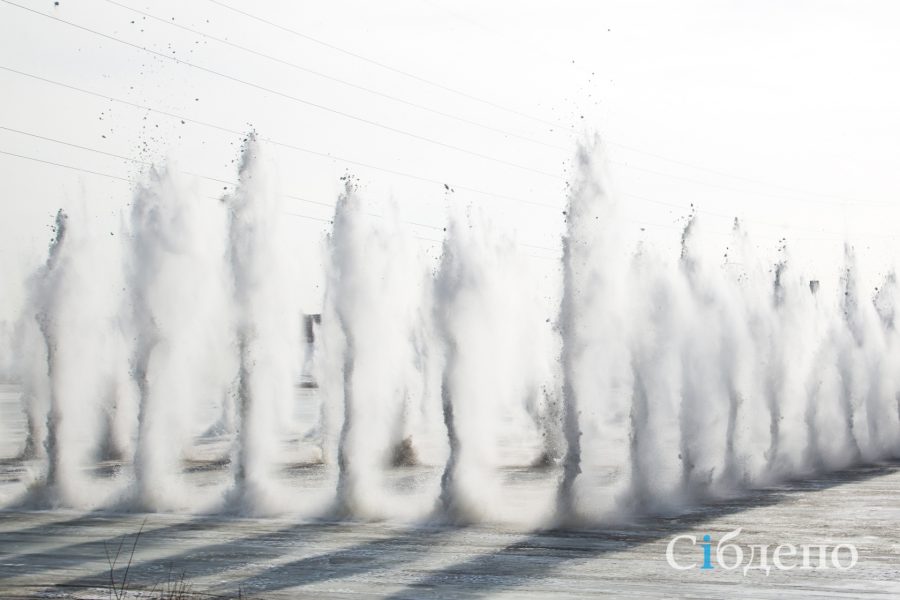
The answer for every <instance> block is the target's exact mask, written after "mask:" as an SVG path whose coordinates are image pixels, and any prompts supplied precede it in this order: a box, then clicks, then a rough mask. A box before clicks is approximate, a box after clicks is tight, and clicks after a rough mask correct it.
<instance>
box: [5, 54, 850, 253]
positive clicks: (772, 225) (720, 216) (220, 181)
mask: <svg viewBox="0 0 900 600" xmlns="http://www.w3.org/2000/svg"><path fill="white" fill-rule="evenodd" d="M0 69H6V70H8V71H12V72H14V73H17V74H20V75H26V76H28V77H33V78H35V79H38V80H40V81H44V82H48V83H54V84H58V85H62V86H64V87H67V88H70V87H72V86H68V85H67V84H61V83H59V82H54V81H51V80H47V79H45V78H42V77H38V76H34V75H30V74H27V73H23V72H20V71H15V70H13V69H9V68H7V67H3V66H0ZM72 89H75V90H76V91H81V92H84V93H88V94H91V95H95V96H99V97H102V98H104V99H107V97H105V96H102V95H100V94H95V93H93V92H89V91H87V90H81V89H80V88H72ZM108 99H111V100H115V99H114V98H108ZM122 102H124V103H126V104H128V105H131V106H135V107H138V108H142V109H146V110H150V111H155V109H152V108H149V107H144V106H141V105H136V104H134V103H130V102H126V101H122ZM163 114H165V115H167V116H171V117H173V118H181V117H179V116H178V115H171V114H169V113H163ZM201 124H202V123H201ZM208 126H210V127H215V128H217V129H224V130H225V131H228V132H230V133H233V134H237V135H241V136H243V135H244V133H242V132H240V131H237V130H230V129H227V128H222V127H219V126H216V125H208ZM0 130H6V131H11V132H14V133H17V134H21V135H26V136H30V137H34V138H38V139H42V140H46V141H50V142H55V143H59V144H62V145H66V146H69V147H73V148H78V149H81V150H86V151H89V152H95V153H98V154H102V155H105V156H110V157H114V158H118V159H122V160H126V161H129V162H133V163H138V164H142V165H145V166H152V164H153V163H150V162H147V161H142V160H138V159H135V158H131V157H128V156H123V155H121V154H115V153H111V152H107V151H104V150H100V149H97V148H91V147H88V146H82V145H79V144H74V143H72V142H67V141H64V140H60V139H57V138H51V137H46V136H42V135H39V134H36V133H32V132H27V131H22V130H20V129H14V128H11V127H6V126H0ZM258 139H259V140H260V141H266V139H265V138H258ZM270 143H276V144H281V145H285V144H283V143H281V142H273V141H270ZM287 147H289V148H290V147H293V146H291V145H289V144H287ZM302 150H303V151H308V150H306V149H302ZM309 152H313V151H309ZM315 154H319V155H321V156H327V155H323V154H321V153H315ZM373 168H376V169H377V168H378V167H373ZM182 172H183V173H185V174H186V175H191V176H195V177H200V178H202V179H208V180H211V181H216V182H218V183H225V184H228V185H233V186H236V185H238V183H237V182H235V181H230V180H226V179H220V178H216V177H210V176H207V175H202V174H197V173H193V172H190V171H182ZM435 182H436V181H435ZM461 189H462V188H461ZM482 193H484V194H488V195H489V194H490V193H489V192H482ZM621 195H623V196H627V197H630V198H635V199H638V200H642V201H644V202H648V203H652V204H658V205H661V206H667V207H670V208H674V209H678V210H682V211H684V210H693V211H696V212H698V213H700V214H707V215H711V216H715V217H719V218H723V219H726V220H732V219H734V218H735V215H729V214H725V213H719V212H715V211H710V210H705V209H699V208H695V207H693V206H691V207H686V206H683V205H680V204H675V203H671V202H665V201H663V200H656V199H653V198H648V197H646V196H641V195H637V194H632V193H628V192H621ZM285 197H287V198H291V199H294V200H299V201H301V202H306V203H309V204H317V205H321V206H325V207H328V208H334V205H333V204H329V203H326V202H320V201H316V200H310V199H307V198H303V197H300V196H293V195H289V194H286V195H285ZM509 199H511V200H516V201H521V202H528V201H526V200H522V199H518V198H512V197H510V198H509ZM542 206H548V205H542ZM372 216H376V217H378V216H380V215H374V214H372ZM742 220H743V221H745V222H748V223H755V224H758V225H763V226H767V227H773V228H776V229H780V228H783V226H782V225H778V224H774V223H769V222H766V221H759V220H753V219H742ZM632 222H634V223H636V224H639V225H649V226H651V227H665V226H663V225H659V224H655V223H642V222H639V221H632ZM406 223H409V224H411V225H417V226H420V227H426V228H430V229H435V230H437V229H440V227H437V226H433V225H426V224H422V223H414V222H410V221H406ZM673 229H678V228H677V227H675V228H673ZM791 229H795V230H798V231H809V232H813V233H832V234H833V235H840V234H838V233H837V232H827V231H824V232H823V231H820V230H814V229H808V228H806V229H804V228H797V227H791ZM534 247H537V248H541V249H544V250H550V251H552V249H550V248H546V247H542V246H534Z"/></svg>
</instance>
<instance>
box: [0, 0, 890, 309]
mask: <svg viewBox="0 0 900 600" xmlns="http://www.w3.org/2000/svg"><path fill="white" fill-rule="evenodd" d="M221 1H222V4H227V5H229V6H232V7H234V8H237V9H239V10H242V11H245V12H247V13H250V14H252V15H255V16H257V17H260V18H262V19H265V20H268V21H271V22H273V23H275V24H278V25H280V26H282V27H284V28H287V29H290V30H294V31H295V32H297V33H299V34H302V36H307V37H302V36H301V35H296V34H294V33H290V32H288V31H285V30H283V29H278V28H276V27H274V26H272V25H270V24H266V23H263V22H261V21H258V20H254V19H252V18H251V17H249V16H246V15H242V14H239V13H237V12H234V11H232V10H229V9H228V8H226V7H225V6H223V5H222V4H218V3H216V2H212V1H210V0H193V1H192V2H189V3H188V2H175V1H171V0H158V1H153V2H148V1H146V0H144V1H136V0H115V2H112V1H110V0H60V2H59V5H58V6H55V5H54V2H53V1H43V0H42V1H34V0H32V1H29V0H2V1H0V66H2V67H6V68H7V69H14V70H16V71H20V72H23V73H27V74H31V75H35V76H38V77H42V78H46V79H49V80H52V81H56V82H60V83H64V84H67V85H70V86H75V87H78V88H83V89H84V90H88V91H91V92H94V93H97V94H100V95H101V96H108V97H112V98H117V99H120V100H127V101H128V102H132V103H135V104H139V105H142V106H148V107H152V108H154V109H158V110H162V111H166V112H169V113H172V114H175V115H178V116H179V117H184V119H185V121H186V122H185V123H184V124H182V123H181V119H180V118H172V117H168V116H164V115H161V114H159V113H156V112H148V111H146V110H142V109H138V108H135V107H129V106H127V105H124V104H121V103H119V102H115V101H111V100H109V99H104V98H101V97H97V96H91V95H87V94H84V93H80V92H77V91H74V90H72V89H66V88H62V87H59V86H58V85H54V84H51V83H47V82H44V81H39V80H36V79H33V78H29V77H26V76H23V75H21V74H16V73H13V72H11V71H9V70H4V69H0V90H2V94H0V127H2V128H7V129H0V151H2V152H11V153H15V154H21V155H27V156H31V157H35V158H40V159H43V160H48V161H53V162H58V163H64V164H68V165H72V166H77V167H80V168H83V169H89V170H93V171H98V172H103V173H108V174H115V175H117V176H121V177H132V176H138V175H139V173H140V170H141V169H140V168H139V166H135V165H134V164H133V163H128V162H126V161H123V160H121V159H118V158H113V157H109V156H104V155H102V154H97V153H94V152H90V151H86V150H81V149H77V148H73V147H71V146H63V145H60V144H58V143H54V142H51V141H46V140H41V139H37V138H34V137H29V136H27V135H23V134H22V133H15V132H11V131H9V130H8V129H15V130H19V131H22V132H27V133H31V134H36V135H39V136H44V137H49V138H55V139H58V140H62V141H65V142H69V143H71V144H77V145H80V146H85V147H89V148H94V149H97V150H102V151H104V152H109V153H113V154H119V155H123V156H130V157H135V158H140V159H142V160H148V161H164V160H175V161H177V164H178V166H179V167H180V168H181V169H184V170H186V171H191V172H195V173H200V174H204V175H208V176H211V177H217V178H223V179H233V178H234V164H233V162H232V161H233V160H234V159H235V158H236V155H237V152H238V149H239V146H240V136H238V135H236V134H232V133H227V132H223V131H222V130H220V129H215V128H211V127H207V126H203V125H201V124H199V123H198V122H203V123H208V124H213V125H216V126H220V127H224V128H226V129H230V130H235V131H245V130H248V129H249V128H250V127H253V128H255V129H256V130H257V131H258V132H259V133H260V135H261V136H262V137H263V138H270V139H274V140H278V141H280V142H284V143H286V144H290V145H294V146H299V147H302V148H305V149H308V150H311V151H314V152H317V153H321V154H326V155H331V156H333V157H335V158H323V157H322V156H317V155H315V154H310V153H306V152H301V151H298V150H295V149H289V148H286V147H284V146H270V150H271V154H272V156H273V159H274V162H275V164H276V165H277V166H278V169H279V175H280V180H281V188H282V190H283V191H284V192H285V193H287V194H291V195H294V196H300V197H303V198H307V199H309V200H314V201H316V202H319V203H333V202H334V200H335V198H336V195H337V193H338V190H339V189H340V182H339V177H340V176H341V175H342V174H343V173H344V172H345V170H346V169H347V168H348V166H349V168H350V169H351V170H352V171H353V172H354V173H356V174H357V175H358V176H359V177H360V178H361V180H362V181H363V183H364V184H365V186H366V188H365V189H366V193H367V195H368V197H369V198H370V199H372V201H373V202H376V203H377V202H379V201H382V200H385V199H388V198H393V199H394V200H395V201H396V202H397V203H398V204H399V206H400V208H401V211H402V216H403V218H404V219H406V220H409V221H412V222H415V223H420V224H426V225H431V226H434V227H440V226H441V225H442V222H443V218H444V203H445V202H446V198H445V195H444V191H443V186H442V185H440V184H439V183H436V182H447V183H449V184H450V185H452V186H456V187H457V194H456V197H455V198H454V201H463V202H473V203H480V204H483V205H484V206H485V207H487V208H488V209H489V210H490V211H491V212H492V214H493V215H494V216H495V218H496V219H497V220H498V221H500V222H501V223H502V224H503V226H504V227H506V228H509V229H510V230H514V231H515V232H516V235H517V238H518V240H519V241H520V242H521V243H522V244H527V245H528V246H523V250H524V251H526V252H528V253H529V254H531V255H533V256H534V260H535V264H536V266H537V267H539V268H541V269H545V270H552V269H553V268H555V265H554V263H553V262H552V260H548V258H550V257H553V256H555V249H556V248H558V238H559V234H560V232H561V230H562V220H561V214H560V211H561V210H562V208H563V206H564V203H565V191H564V182H565V178H566V176H567V171H566V169H567V168H568V164H569V161H570V158H571V156H572V155H573V151H574V146H573V144H574V140H575V137H574V136H573V130H574V132H576V133H580V132H582V131H584V130H590V129H596V130H598V131H599V132H600V133H601V135H602V136H603V137H604V139H606V140H607V141H608V142H609V143H610V160H611V161H612V163H611V170H612V173H613V177H614V180H615V182H616V187H617V190H618V192H619V198H620V200H621V202H622V203H623V204H624V205H625V216H626V218H627V219H628V221H627V224H626V226H627V227H629V228H630V231H631V232H632V234H633V236H634V237H644V238H647V239H650V240H652V241H654V242H655V243H658V244H659V245H661V246H663V247H666V246H672V245H673V244H674V243H675V240H677V238H678V236H679V230H678V227H679V218H682V217H684V215H686V214H687V213H688V210H689V209H688V206H689V205H690V204H691V203H694V204H695V205H697V206H698V207H699V208H700V210H701V211H706V212H705V213H703V214H702V216H703V217H704V218H705V220H706V222H707V225H708V228H709V229H710V230H711V231H712V232H713V234H714V236H713V237H715V234H716V233H720V234H724V233H725V232H727V231H728V229H729V227H730V224H731V218H732V216H735V215H736V216H740V217H742V218H743V219H744V220H745V221H746V222H747V225H748V227H749V229H750V230H751V232H752V233H753V234H754V236H755V239H756V240H757V241H758V243H759V244H760V246H761V251H764V252H767V251H770V250H771V249H774V248H775V246H776V245H777V239H778V238H779V237H780V236H783V235H786V236H788V238H789V239H790V240H791V241H792V245H793V247H794V249H795V254H797V255H799V256H801V257H803V259H804V260H805V261H806V262H807V264H808V265H809V266H810V268H811V269H815V270H818V271H822V273H821V274H818V273H817V275H818V276H821V277H822V278H823V279H827V278H828V277H829V276H831V275H834V273H836V268H837V265H836V263H835V261H836V259H837V257H838V256H839V252H840V248H841V241H842V239H843V238H844V237H845V236H846V237H847V238H848V239H850V240H851V241H852V242H854V243H855V244H856V245H857V246H858V248H859V249H860V253H861V255H862V257H863V258H864V260H866V261H867V264H869V265H870V269H871V271H872V273H873V274H877V273H879V272H881V271H883V269H884V268H885V267H886V266H887V264H888V263H889V262H893V255H894V252H895V251H896V249H897V247H898V246H897V244H896V239H897V238H896V237H895V236H894V234H895V232H896V223H898V218H900V210H898V209H900V170H898V165H900V36H898V31H900V3H897V2H891V1H884V2H874V1H859V0H855V1H849V0H848V1H822V0H815V1H804V2H800V1H793V2H788V1H784V0H779V1H774V0H773V1H763V0H753V1H750V0H747V1H743V2H727V1H704V2H673V1H663V0H660V1H652V2H651V1H633V0H629V1H617V2H610V1H590V2H587V1H583V2H574V1H561V2H552V3H551V2H534V1H515V2H513V1H505V2H490V3H486V2H476V1H469V0H454V1H452V2H451V1H449V0H416V1H414V0H401V1H398V2H391V3H373V2H363V1H345V0H338V1H334V2H315V3H313V2H289V1H286V0H260V1H256V2H241V1H240V0H221ZM15 4H19V5H20V6H24V7H27V8H28V9H30V11H29V10H24V9H23V8H20V7H17V6H15ZM124 6H127V7H130V8H132V9H137V10H139V11H142V12H144V13H147V15H152V17H158V18H159V19H160V20H155V19H154V18H152V17H151V16H145V15H141V14H138V13H135V12H133V11H131V10H128V9H127V8H123V7H124ZM31 11H37V12H39V13H43V14H45V15H50V16H52V17H55V18H57V19H62V20H64V21H68V22H70V23H74V24H77V25H79V26H81V27H84V28H88V29H90V30H94V31H95V32H99V33H102V34H104V35H108V36H113V37H115V38H119V39H121V40H124V41H127V42H129V43H131V44H135V45H137V46H141V47H146V48H149V49H152V50H154V51H156V52H160V53H164V54H167V55H171V56H174V57H175V58H178V59H182V60H185V61H188V62H190V63H193V64H195V65H198V66H202V67H203V68H206V69H210V70H212V71H216V72H218V73H219V74H220V75H216V74H212V73H210V72H207V71H203V70H200V69H198V68H195V67H192V66H189V65H186V64H184V63H179V62H176V61H173V60H166V59H163V58H161V57H159V56H156V55H152V54H149V53H147V52H144V51H142V50H140V49H139V48H135V47H131V46H128V45H125V44H122V43H120V42H117V41H114V40H112V39H109V38H104V37H102V36H101V35H98V34H97V33H92V32H89V31H86V30H84V29H78V28H75V27H73V26H71V25H69V24H66V23H63V22H60V21H55V20H53V19H50V18H47V17H45V16H41V15H40V14H36V13H35V12H31ZM173 23H174V25H173ZM178 25H180V26H183V27H187V28H190V29H193V30H196V31H199V32H202V33H205V34H207V35H208V36H212V37H213V38H221V39H227V40H228V41H229V42H231V43H232V44H237V45H240V46H244V47H246V48H250V49H252V50H253V51H255V52H258V53H261V54H265V55H270V56H272V57H275V58H277V59H278V61H282V62H278V61H275V60H271V59H269V58H264V57H262V56H259V55H253V54H251V53H248V52H246V51H244V50H240V49H237V48H235V47H233V46H229V45H227V44H223V43H221V42H218V41H215V40H214V39H211V38H209V37H202V36H200V35H198V34H197V33H193V32H190V31H186V30H185V29H181V28H179V27H178ZM310 37H311V38H314V39H315V40H318V42H315V41H313V40H311V39H310ZM353 55H357V56H353ZM360 57H362V58H360ZM364 59H365V60H364ZM372 61H374V62H372ZM286 63H290V64H286ZM374 63H380V64H382V65H387V66H389V67H391V68H392V69H394V70H389V69H387V68H383V67H380V66H378V65H376V64H374ZM291 64H292V65H295V66H291ZM298 67H299V68H298ZM311 71H313V72H317V73H319V75H316V74H314V73H313V72H311ZM398 71H402V72H405V73H409V74H412V75H415V76H417V77H419V78H420V79H416V78H413V77H409V76H406V75H403V74H400V73H399V72H398ZM229 78H231V79H229ZM235 79H237V80H243V81H245V82H248V83H251V84H253V85H247V84H245V83H240V82H238V81H235ZM336 79H337V80H343V81H345V82H347V83H349V84H351V85H347V83H341V82H339V81H336ZM422 79H424V80H427V82H426V81H423V80H422ZM428 82H432V83H436V84H440V86H443V87H438V86H436V85H432V83H428ZM254 86H258V87H254ZM260 87H262V88H268V90H263V89H259V88H260ZM361 87H362V88H369V89H370V90H373V91H375V92H377V94H376V93H372V92H369V91H364V90H362V89H360V88H361ZM448 88H449V90H455V91H454V92H451V91H448ZM378 94H382V95H378ZM384 95H388V96H393V97H396V98H398V99H401V100H402V101H404V102H406V104H404V103H402V102H399V101H397V100H394V99H390V98H386V97H384ZM287 96H290V97H293V99H291V98H288V97H287ZM473 97H477V98H479V99H481V100H483V101H479V100H475V99H473ZM410 103H411V104H417V105H421V106H425V107H428V108H429V109H431V111H437V112H440V113H445V114H446V115H452V117H455V118H451V117H448V116H444V115H440V114H436V112H431V111H428V110H423V109H421V108H417V107H414V106H411V105H410ZM312 104H317V105H319V106H322V107H326V108H327V109H329V110H323V109H322V108H316V107H314V106H312ZM330 111H339V112H342V113H345V115H339V114H336V113H335V112H330ZM346 115H352V116H353V117H356V118H355V119H354V118H350V117H348V116H346ZM526 115H527V116H526ZM363 121H370V122H373V123H378V124H379V125H380V126H376V125H373V124H371V123H366V122H363ZM467 121H471V122H474V123H478V124H480V126H479V125H475V124H472V123H470V122H467ZM390 129H394V130H402V131H404V132H407V134H402V133H399V132H397V131H392V130H390ZM498 130H499V131H498ZM422 138H428V139H429V140H431V141H428V140H425V139H422ZM523 138H528V139H523ZM435 142H438V143H435ZM448 146H454V147H456V148H450V147H448ZM473 153H475V154H479V155H482V156H475V155H474V154H473ZM485 156H488V157H493V158H495V159H496V160H489V159H487V158H484V157H485ZM338 157H339V158H338ZM345 160H351V161H355V162H358V163H366V164H369V165H373V166H376V167H380V168H383V169H387V170H393V171H399V172H403V173H407V174H412V175H416V176H419V177H422V178H425V179H428V180H432V181H421V180H416V179H412V178H409V177H405V176H401V175H398V174H391V173H387V172H384V171H379V170H375V169H370V168H365V167H360V166H358V165H356V166H353V165H348V164H347V163H346V162H345ZM504 162H505V163H515V164H516V165H520V166H519V167H517V166H511V165H509V164H503V163H504ZM520 167H525V168H520ZM0 169H2V174H3V181H4V183H5V185H4V186H3V191H2V200H0V202H2V212H0V282H2V293H3V295H4V299H3V301H2V303H0V305H2V307H3V314H0V319H3V318H5V319H9V318H12V317H13V316H14V314H12V313H14V312H15V310H16V307H17V305H18V303H19V302H20V301H21V293H20V281H21V279H22V278H23V277H24V276H25V274H26V273H27V269H28V268H30V266H31V265H33V264H34V263H35V262H36V261H38V260H40V257H41V254H42V253H43V252H44V251H45V249H46V244H47V240H48V234H49V229H48V225H49V224H50V222H51V219H52V214H53V213H54V212H55V211H56V209H57V208H59V207H60V206H63V207H68V206H71V205H72V204H74V203H79V202H80V203H84V204H85V205H87V206H89V207H90V210H91V212H92V214H95V215H96V218H97V219H98V220H100V221H102V220H104V219H106V220H110V221H111V222H112V221H115V219H116V215H117V214H118V213H119V211H121V210H123V209H124V207H125V205H126V203H127V202H128V201H129V199H130V195H129V184H127V183H125V182H121V181H116V180H110V179H107V178H103V177H98V176H95V175H91V174H86V173H80V172H76V171H71V170H66V169H63V168H59V167H55V166H50V165H45V164H39V163H35V162H32V161H28V160H23V159H21V158H16V157H12V156H8V155H4V154H0ZM724 174H729V175H733V176H727V175H724ZM198 187H199V188H200V190H201V191H202V192H203V193H209V194H214V193H218V192H221V191H222V185H221V184H217V183H211V182H209V181H206V182H201V183H200V184H198ZM462 187H467V188H472V189H476V190H479V191H480V192H489V193H490V194H495V195H496V196H503V198H501V197H492V196H491V195H490V194H483V193H475V192H465V191H463V190H462V189H460V188H462ZM522 200H524V201H527V202H532V203H539V204H544V205H549V206H538V205H535V204H528V203H527V202H522ZM288 204H289V210H290V211H292V212H295V213H301V214H304V215H307V216H309V217H313V218H318V219H327V218H329V217H330V209H329V208H328V207H327V206H323V205H321V204H313V203H304V202H301V201H299V200H289V201H288ZM285 218H286V219H290V220H291V226H292V227H293V228H295V229H296V232H297V235H298V236H300V237H301V238H302V239H303V240H305V242H304V245H303V247H304V249H305V251H304V261H305V267H304V268H306V270H307V271H308V272H309V273H310V278H311V281H312V280H315V279H316V278H317V277H318V275H317V271H318V269H317V265H318V263H319V261H320V258H319V257H318V249H319V247H320V240H321V236H322V233H323V231H325V230H326V227H327V226H326V224H325V223H323V222H321V221H317V220H314V219H310V218H301V217H296V216H289V215H286V216H285ZM642 227H643V228H644V229H645V231H643V232H642V231H641V228H642ZM412 228H413V230H414V232H415V233H416V235H420V236H422V237H433V238H437V237H439V235H440V232H439V231H435V230H433V229H429V228H428V227H422V226H412ZM711 239H713V238H711ZM726 241H727V239H726V238H725V237H724V236H720V239H719V241H718V242H716V240H714V239H713V242H714V243H720V244H721V245H722V246H723V247H724V244H725V243H726ZM534 246H539V247H534ZM427 247H428V245H427V242H423V249H426V248H427ZM430 251H432V252H435V251H436V249H435V248H433V247H432V248H431V250H430ZM539 257H541V258H539ZM826 271H827V272H826ZM317 302H318V298H317V295H316V291H315V288H314V287H313V286H309V287H308V290H307V293H306V295H305V297H304V305H305V306H304V308H306V309H307V310H315V309H317Z"/></svg>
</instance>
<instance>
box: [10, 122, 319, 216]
mask: <svg viewBox="0 0 900 600" xmlns="http://www.w3.org/2000/svg"><path fill="white" fill-rule="evenodd" d="M0 130H4V131H11V132H13V133H18V134H20V135H27V136H29V137H33V138H37V139H40V140H45V141H48V142H54V143H56V144H62V145H63V146H69V147H70V148H78V149H79V150H86V151H87V152H94V153H97V154H103V155H105V156H110V157H113V158H118V159H121V160H126V161H128V162H131V163H136V164H139V165H144V166H147V167H152V166H153V163H151V162H148V161H145V160H140V159H137V158H131V157H130V156H123V155H121V154H114V153H112V152H106V151H105V150H100V149H99V148H90V147H88V146H81V145H79V144H73V143H72V142H67V141H65V140H60V139H57V138H51V137H46V136H43V135H39V134H36V133H31V132H28V131H22V130H21V129H13V128H12V127H5V126H3V125H0ZM20 158H25V157H20ZM179 172H181V173H184V174H185V175H190V176H192V177H199V178H200V179H207V180H209V181H215V182H217V183H224V184H227V185H233V186H236V185H238V182H237V181H229V180H227V179H219V178H218V177H210V176H209V175H201V174H200V173H193V172H191V171H182V170H179ZM284 196H285V198H291V199H292V200H300V201H302V202H307V203H309V204H319V205H321V206H327V207H329V208H334V205H333V204H328V203H327V202H319V201H317V200H309V199H307V198H301V197H300V196H292V195H289V194H284Z"/></svg>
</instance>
